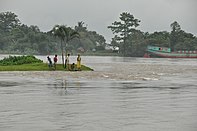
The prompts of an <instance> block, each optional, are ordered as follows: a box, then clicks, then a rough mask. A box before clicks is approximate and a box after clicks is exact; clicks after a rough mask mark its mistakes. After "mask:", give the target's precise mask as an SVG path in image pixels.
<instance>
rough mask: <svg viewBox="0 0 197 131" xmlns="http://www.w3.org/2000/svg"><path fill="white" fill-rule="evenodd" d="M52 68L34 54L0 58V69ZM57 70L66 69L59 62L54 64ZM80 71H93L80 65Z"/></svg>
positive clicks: (36, 69) (37, 69) (32, 69)
mask: <svg viewBox="0 0 197 131" xmlns="http://www.w3.org/2000/svg"><path fill="white" fill-rule="evenodd" d="M49 70H54V68H53V67H50V68H49V66H48V64H47V63H43V61H42V60H40V59H37V58H36V57H35V56H9V57H8V58H4V59H3V60H0V71H49ZM55 70H57V71H66V69H65V68H63V67H62V65H61V64H57V65H56V69H55ZM81 70H82V71H93V69H91V68H89V67H87V66H85V65H82V66H81Z"/></svg>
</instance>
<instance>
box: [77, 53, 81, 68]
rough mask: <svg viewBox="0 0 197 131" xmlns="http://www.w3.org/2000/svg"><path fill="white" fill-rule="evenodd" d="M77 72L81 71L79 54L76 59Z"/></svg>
mask: <svg viewBox="0 0 197 131" xmlns="http://www.w3.org/2000/svg"><path fill="white" fill-rule="evenodd" d="M77 70H79V71H80V70H81V57H80V54H78V57H77Z"/></svg>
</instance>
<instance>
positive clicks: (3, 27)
mask: <svg viewBox="0 0 197 131" xmlns="http://www.w3.org/2000/svg"><path fill="white" fill-rule="evenodd" d="M56 29H57V30H56ZM73 32H77V33H78V36H79V37H73V36H72V35H73V34H72V33H73ZM70 33H71V34H70ZM72 37H73V38H72ZM105 45H106V40H105V38H104V37H103V36H102V35H100V34H98V33H97V32H96V31H89V30H88V29H87V26H85V25H84V22H82V21H81V22H78V23H77V25H76V26H75V27H74V28H71V27H68V26H66V25H54V28H53V29H51V30H49V31H48V32H42V31H40V29H39V27H38V26H36V25H31V26H27V25H25V24H22V23H21V22H20V20H19V19H18V16H17V15H16V14H14V13H13V12H2V13H0V53H16V54H43V55H44V54H54V53H60V52H62V50H68V51H70V53H72V52H77V51H80V52H88V51H92V50H93V49H97V50H102V49H104V48H105Z"/></svg>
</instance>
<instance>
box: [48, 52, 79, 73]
mask: <svg viewBox="0 0 197 131" xmlns="http://www.w3.org/2000/svg"><path fill="white" fill-rule="evenodd" d="M69 57H70V54H67V55H66V59H65V69H66V70H72V71H75V70H79V71H80V70H81V56H80V54H78V56H77V66H76V67H75V63H72V64H70V63H69ZM47 60H48V66H49V68H52V67H54V70H56V64H57V61H58V58H57V55H55V57H54V58H53V62H52V60H51V58H50V57H49V56H47ZM76 68H77V69H76Z"/></svg>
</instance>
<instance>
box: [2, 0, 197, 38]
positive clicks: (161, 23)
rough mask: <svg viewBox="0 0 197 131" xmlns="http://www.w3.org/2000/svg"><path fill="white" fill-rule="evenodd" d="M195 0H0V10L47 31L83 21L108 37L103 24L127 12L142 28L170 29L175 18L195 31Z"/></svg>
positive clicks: (152, 30)
mask: <svg viewBox="0 0 197 131" xmlns="http://www.w3.org/2000/svg"><path fill="white" fill-rule="evenodd" d="M196 7H197V0H0V12H5V11H11V12H14V13H15V14H16V15H18V17H19V19H20V20H21V22H22V23H23V24H26V25H37V26H38V27H39V28H40V29H41V31H49V30H50V29H52V27H53V26H54V25H56V24H64V25H68V26H71V27H74V26H75V25H77V22H79V21H84V22H85V24H87V26H88V30H92V31H93V30H94V31H96V32H98V33H99V34H101V35H103V36H104V37H105V38H106V40H107V41H110V40H111V38H112V37H113V34H112V32H111V30H110V29H107V26H109V25H111V23H113V22H114V21H117V20H119V16H120V14H121V13H122V12H129V13H131V14H132V15H134V17H135V18H137V19H139V20H141V23H140V26H139V27H138V29H140V30H141V31H144V32H150V33H152V32H154V31H170V30H171V29H170V24H171V23H172V22H174V21H177V22H178V23H179V24H180V25H181V28H182V29H183V30H184V31H186V32H188V33H192V34H194V35H197V13H196V12H197V8H196Z"/></svg>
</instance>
